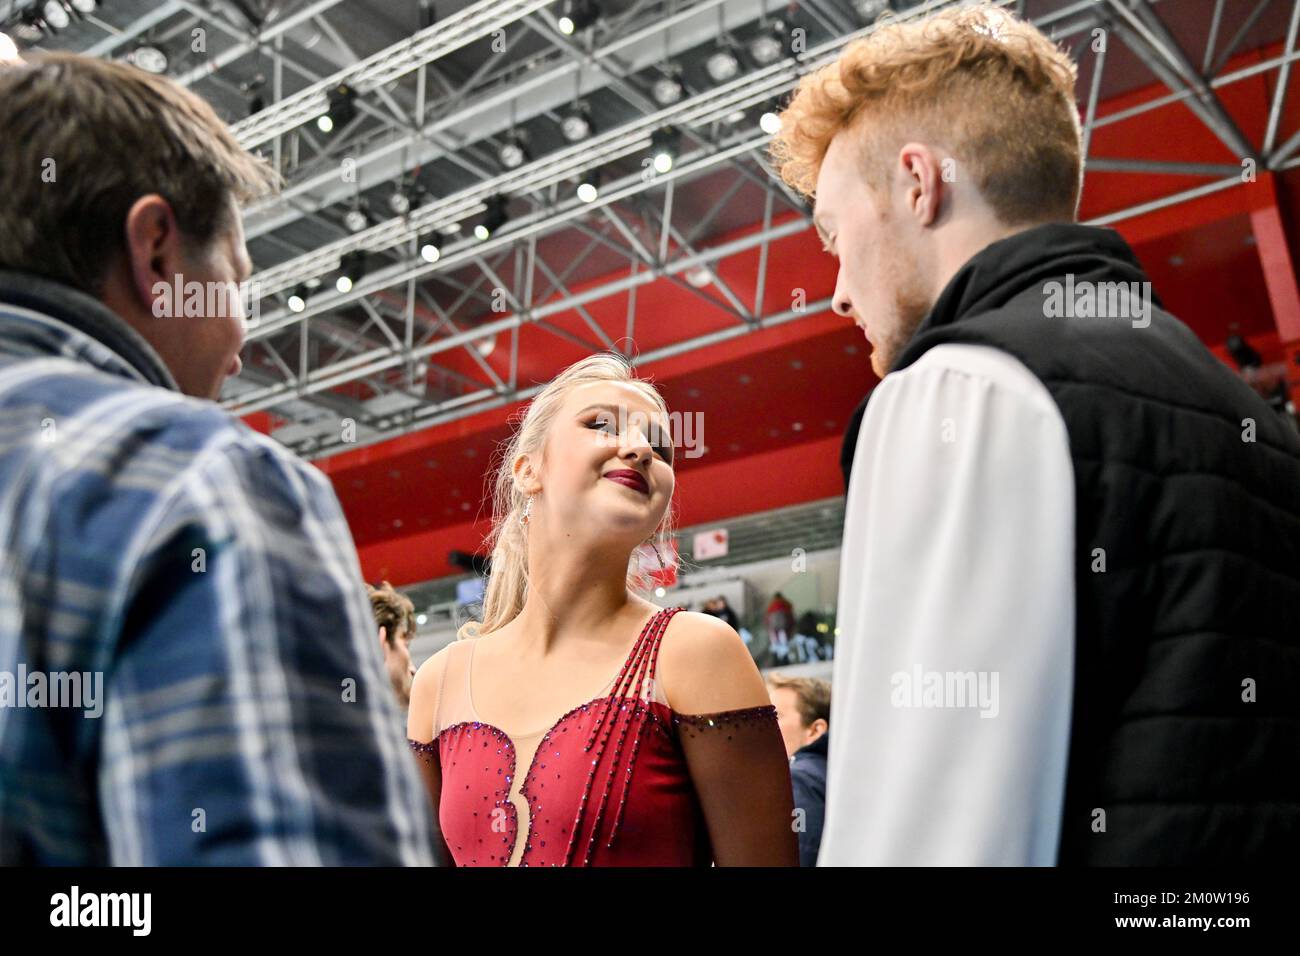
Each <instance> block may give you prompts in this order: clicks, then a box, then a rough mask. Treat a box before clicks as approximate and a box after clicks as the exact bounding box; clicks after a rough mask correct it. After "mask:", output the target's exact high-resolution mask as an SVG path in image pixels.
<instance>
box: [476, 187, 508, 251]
mask: <svg viewBox="0 0 1300 956" xmlns="http://www.w3.org/2000/svg"><path fill="white" fill-rule="evenodd" d="M505 224H506V198H505V197H504V196H502V195H499V194H498V195H496V196H493V197H491V198H490V199H489V200H488V201H487V215H485V216H484V217H483V221H482V222H480V223H479V224H478V225H477V226H475V227H474V236H475V238H477V239H478V240H479V241H480V242H486V241H487V240H489V239H491V238H492V234H493V233H495V232H496V231H497V230H498V229H500V228H501V227H502V226H504V225H505Z"/></svg>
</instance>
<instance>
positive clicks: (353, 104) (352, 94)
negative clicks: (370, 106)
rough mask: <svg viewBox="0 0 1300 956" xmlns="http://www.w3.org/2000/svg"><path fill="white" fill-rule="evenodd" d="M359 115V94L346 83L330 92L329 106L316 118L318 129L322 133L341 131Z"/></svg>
mask: <svg viewBox="0 0 1300 956" xmlns="http://www.w3.org/2000/svg"><path fill="white" fill-rule="evenodd" d="M356 115H357V92H356V90H354V89H353V88H352V87H350V86H348V85H347V84H346V83H340V84H339V85H338V86H336V87H334V89H332V90H330V91H329V106H328V107H327V108H326V111H325V112H324V113H323V114H321V115H320V116H318V117H316V128H317V129H318V130H320V131H321V132H322V133H332V132H334V130H336V129H341V128H342V127H344V126H346V125H347V124H348V123H350V122H351V121H352V119H353V118H354V117H355V116H356Z"/></svg>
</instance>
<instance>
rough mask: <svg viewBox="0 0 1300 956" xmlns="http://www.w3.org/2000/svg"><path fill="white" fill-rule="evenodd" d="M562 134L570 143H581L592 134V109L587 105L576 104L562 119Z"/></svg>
mask: <svg viewBox="0 0 1300 956" xmlns="http://www.w3.org/2000/svg"><path fill="white" fill-rule="evenodd" d="M560 132H562V133H564V138H565V139H567V140H568V141H569V142H570V143H580V142H582V141H583V140H584V139H586V138H587V137H589V136H590V135H591V133H592V126H591V107H589V106H588V105H587V104H586V103H574V104H573V106H571V107H569V110H568V111H567V112H566V113H565V114H564V115H563V116H562V117H560Z"/></svg>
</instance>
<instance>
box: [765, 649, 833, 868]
mask: <svg viewBox="0 0 1300 956" xmlns="http://www.w3.org/2000/svg"><path fill="white" fill-rule="evenodd" d="M767 691H768V696H769V697H770V698H771V699H772V706H773V707H775V708H776V719H777V723H778V724H779V725H780V727H781V738H782V739H783V740H784V741H785V752H786V753H787V754H788V755H789V756H790V780H791V782H792V783H793V784H794V808H795V813H796V814H798V815H799V816H801V817H802V824H803V825H802V828H801V829H800V830H799V865H800V866H816V865H817V852H818V850H819V848H820V847H821V842H822V820H823V819H825V816H826V755H827V751H828V748H829V747H830V726H831V725H830V720H831V685H830V683H829V682H827V681H824V680H820V679H818V678H816V677H787V676H785V675H783V674H779V673H773V674H769V675H768V676H767ZM796 819H798V817H796Z"/></svg>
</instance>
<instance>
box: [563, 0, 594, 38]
mask: <svg viewBox="0 0 1300 956" xmlns="http://www.w3.org/2000/svg"><path fill="white" fill-rule="evenodd" d="M599 17H600V11H599V10H598V9H596V4H594V3H592V2H591V0H564V5H563V6H562V7H560V15H559V16H558V17H556V18H555V26H556V28H557V29H558V30H559V31H560V32H561V33H563V34H564V35H565V36H566V37H571V36H573V35H574V34H575V33H577V32H579V31H580V30H585V29H587V27H589V26H591V25H592V24H593V23H595V22H596V20H597V19H598V18H599Z"/></svg>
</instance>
